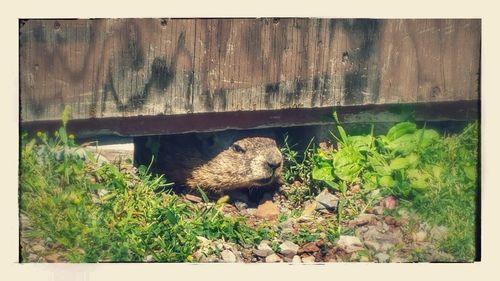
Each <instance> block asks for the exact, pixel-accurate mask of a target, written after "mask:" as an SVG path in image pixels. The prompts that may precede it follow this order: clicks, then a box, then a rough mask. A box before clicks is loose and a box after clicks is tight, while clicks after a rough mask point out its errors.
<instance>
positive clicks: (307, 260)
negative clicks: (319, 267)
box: [302, 256, 316, 263]
mask: <svg viewBox="0 0 500 281" xmlns="http://www.w3.org/2000/svg"><path fill="white" fill-rule="evenodd" d="M315 261H316V258H315V257H314V256H305V257H303V258H302V262H303V263H312V262H315Z"/></svg>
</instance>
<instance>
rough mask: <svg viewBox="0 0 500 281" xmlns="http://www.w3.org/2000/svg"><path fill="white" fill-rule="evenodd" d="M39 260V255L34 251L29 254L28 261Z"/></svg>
mask: <svg viewBox="0 0 500 281" xmlns="http://www.w3.org/2000/svg"><path fill="white" fill-rule="evenodd" d="M37 260H38V256H37V255H35V254H33V253H31V254H29V256H28V262H36V261H37Z"/></svg>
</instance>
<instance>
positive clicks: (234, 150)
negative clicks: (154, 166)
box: [162, 132, 283, 192]
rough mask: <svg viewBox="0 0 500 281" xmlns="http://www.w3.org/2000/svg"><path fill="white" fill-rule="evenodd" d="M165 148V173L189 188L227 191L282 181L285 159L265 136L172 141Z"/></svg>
mask: <svg viewBox="0 0 500 281" xmlns="http://www.w3.org/2000/svg"><path fill="white" fill-rule="evenodd" d="M162 146H166V147H168V148H169V149H167V150H168V151H164V152H163V153H162V155H164V158H163V160H164V161H165V174H166V175H167V178H169V179H171V180H174V181H175V182H176V183H178V184H182V185H184V186H186V187H188V188H197V187H200V188H204V189H207V190H211V191H216V192H219V191H227V190H232V189H238V188H250V187H259V186H268V185H272V184H273V183H276V182H279V181H280V178H281V170H282V162H283V157H282V155H281V152H280V150H279V148H278V146H277V144H276V141H275V140H274V139H273V138H271V137H268V136H264V135H245V134H243V133H241V132H239V133H237V132H225V133H219V134H213V135H195V136H183V137H180V138H177V139H175V140H174V139H172V138H169V141H163V142H162Z"/></svg>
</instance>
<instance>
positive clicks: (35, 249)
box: [31, 244, 45, 253]
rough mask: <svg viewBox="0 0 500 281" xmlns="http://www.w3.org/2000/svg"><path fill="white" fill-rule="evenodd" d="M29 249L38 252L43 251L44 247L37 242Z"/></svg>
mask: <svg viewBox="0 0 500 281" xmlns="http://www.w3.org/2000/svg"><path fill="white" fill-rule="evenodd" d="M31 249H33V251H35V252H38V253H39V252H43V251H45V247H44V246H42V245H39V244H36V245H35V246H33V247H32V248H31Z"/></svg>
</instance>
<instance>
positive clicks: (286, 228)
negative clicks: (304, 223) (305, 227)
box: [280, 219, 295, 233]
mask: <svg viewBox="0 0 500 281" xmlns="http://www.w3.org/2000/svg"><path fill="white" fill-rule="evenodd" d="M294 221H295V220H294V219H288V220H286V221H284V222H282V223H281V224H280V227H281V233H291V232H293V222H294Z"/></svg>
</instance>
